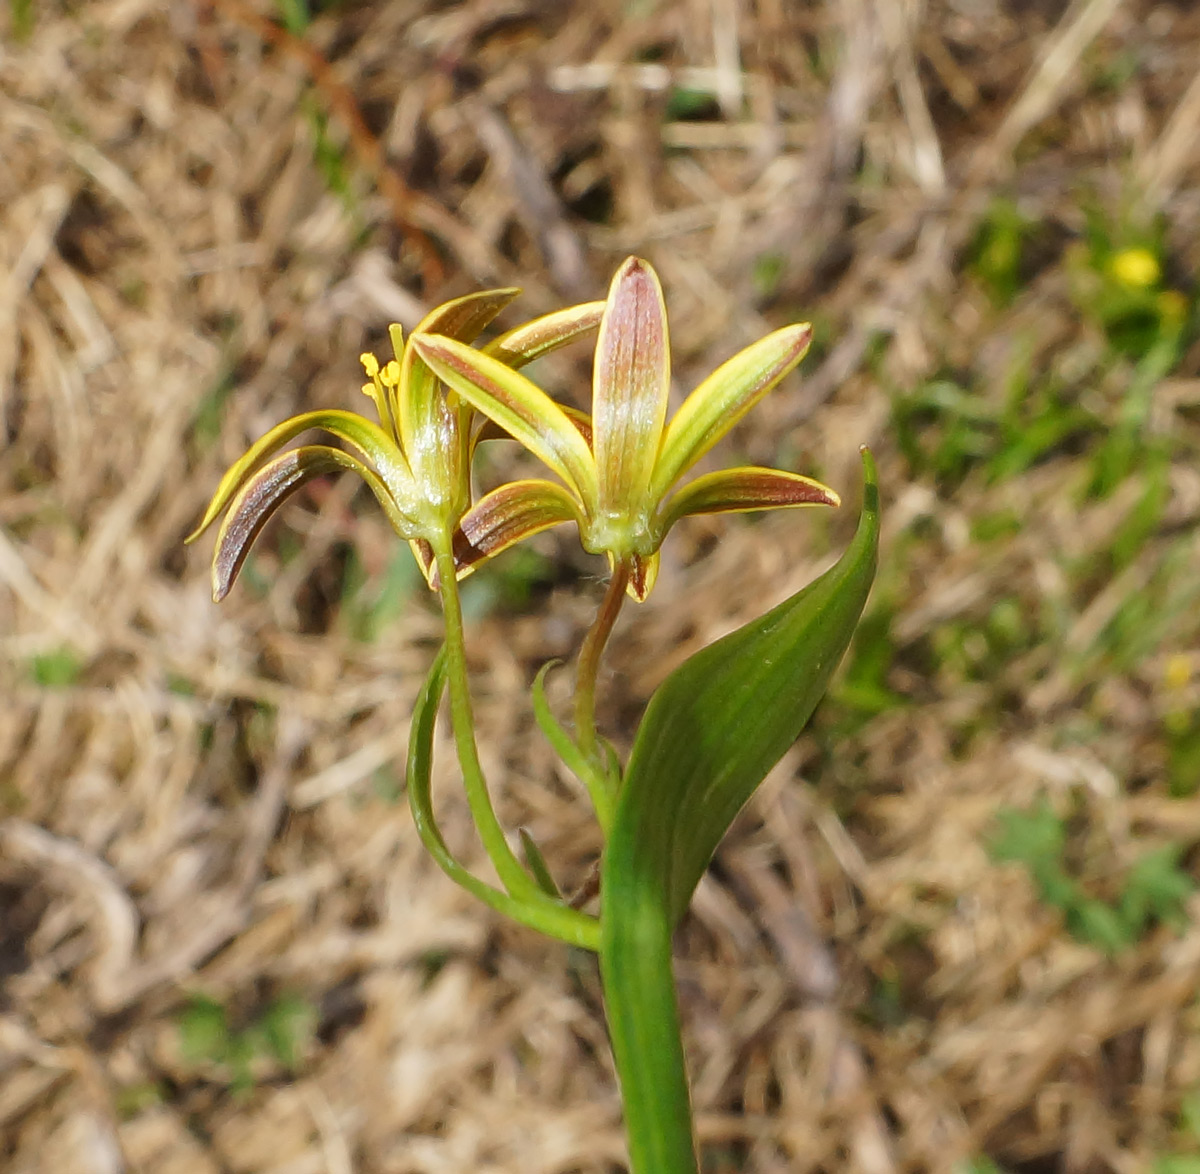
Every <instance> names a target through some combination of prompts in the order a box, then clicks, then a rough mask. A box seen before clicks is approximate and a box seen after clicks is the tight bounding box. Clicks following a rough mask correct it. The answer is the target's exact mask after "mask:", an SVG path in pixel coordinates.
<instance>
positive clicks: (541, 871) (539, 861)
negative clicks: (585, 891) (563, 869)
mask: <svg viewBox="0 0 1200 1174" xmlns="http://www.w3.org/2000/svg"><path fill="white" fill-rule="evenodd" d="M517 834H518V835H519V836H520V837H521V847H522V848H523V849H524V851H525V863H526V864H528V865H529V871H530V872H531V873H532V874H533V879H534V880H535V881H537V883H538V887H539V888H540V889H541V890H542V892H543V893H545V894H546V896H547V897H553V898H555V900H557V899H558V898H560V897H561V896H562V894H561V893H560V892H559V890H558V884H557V883H556V882H555V880H554V874H553V873H552V872H551V871H550V866H549V865H548V864H547V863H546V858H545V856H543V855H542V850H541V848H539V847H538V846H537V840H535V839H534V838H533V835H532V833H531V832H530V831H529V829H528V828H518V829H517Z"/></svg>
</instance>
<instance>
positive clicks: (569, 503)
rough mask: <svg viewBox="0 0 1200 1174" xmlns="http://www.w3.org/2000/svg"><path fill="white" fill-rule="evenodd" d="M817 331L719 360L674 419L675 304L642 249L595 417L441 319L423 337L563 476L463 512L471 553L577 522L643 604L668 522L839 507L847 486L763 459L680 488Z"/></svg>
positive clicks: (503, 489)
mask: <svg viewBox="0 0 1200 1174" xmlns="http://www.w3.org/2000/svg"><path fill="white" fill-rule="evenodd" d="M811 339H812V327H811V326H810V325H808V324H807V323H803V324H800V325H796V326H786V327H784V328H783V329H782V330H776V331H775V332H774V333H772V334H769V335H768V336H767V337H766V338H764V339H761V340H760V341H758V342H756V343H754V344H753V345H751V346H749V347H747V348H746V349H745V350H743V351H740V352H739V353H738V354H736V355H734V356H733V358H731V359H729V360H728V361H727V362H725V363H723V364H722V365H721V366H720V367H718V368H717V370H716V371H714V372H713V373H712V374H711V375H710V376H709V377H708V378H707V379H705V380H704V381H703V382H702V383H701V384H700V385H699V386H698V387H697V388H696V389H695V390H694V391H693V392H692V393H691V395H689V396H688V398H687V399H686V400H685V401H684V403H683V406H682V407H681V408H680V409H679V411H678V412H677V413H676V414H675V416H674V418H673V419H672V420H671V421H670V423H667V422H666V413H667V392H668V389H669V385H670V379H671V367H670V353H669V349H668V339H667V317H666V305H665V303H664V300H663V295H662V289H661V287H660V285H659V281H658V277H657V276H656V274H655V272H654V270H653V269H652V268H651V267H650V265H649V264H648V263H647V262H645V261H642V260H639V259H638V258H637V257H630V258H629V259H628V260H627V261H626V262H625V263H624V264H623V265H622V266H621V268H620V269H619V270H618V271H617V274H616V276H615V277H614V278H613V281H612V285H611V287H610V288H609V293H608V300H607V301H606V302H605V304H604V314H603V317H602V318H601V320H600V332H599V337H598V339H597V342H596V357H595V366H594V370H593V386H592V415H591V421H590V424H589V423H588V422H587V421H586V420H581V419H580V418H578V416H577V414H569V413H568V412H567V411H566V410H564V409H563V408H562V406H560V405H559V404H557V403H555V402H554V400H552V399H551V398H550V397H549V396H548V395H547V394H546V393H545V392H544V391H542V390H541V388H539V387H538V386H537V385H536V384H534V383H532V382H531V381H530V380H529V379H527V378H526V377H525V376H524V375H521V374H520V373H518V372H517V371H514V370H513V369H512V367H511V366H506V365H505V364H504V363H502V362H500V361H499V360H498V359H496V358H494V357H492V356H489V355H487V354H485V353H481V352H480V351H477V350H473V349H472V348H471V347H468V346H465V345H463V343H461V342H459V341H457V340H455V339H453V338H449V337H445V336H444V334H443V335H439V334H438V333H435V332H433V331H430V330H428V329H426V330H422V331H418V332H416V333H414V335H413V338H412V340H411V345H412V346H413V347H414V348H415V349H416V351H417V353H418V354H419V355H420V356H421V357H422V358H423V359H424V360H425V362H426V363H428V364H429V366H430V367H431V368H432V370H433V371H434V372H436V373H437V375H438V376H439V377H440V378H441V379H443V380H444V381H445V382H446V383H447V385H448V386H449V387H450V388H451V389H453V390H454V391H455V392H457V393H458V394H459V395H460V396H461V397H462V398H463V400H465V401H466V402H467V403H469V404H471V405H472V406H473V407H474V408H476V409H477V410H478V411H479V412H481V413H483V414H484V415H485V416H488V417H489V418H490V419H491V420H493V421H494V422H495V423H496V424H497V425H499V426H500V427H501V428H503V429H504V430H505V431H506V432H508V433H509V434H510V435H512V436H514V437H515V438H516V439H517V440H519V441H520V442H521V443H522V444H523V445H524V446H525V447H526V448H527V449H529V450H530V451H531V452H532V453H534V454H535V455H536V456H537V457H539V458H540V459H541V460H542V461H543V462H544V463H545V464H547V465H548V466H549V467H550V468H551V469H552V470H553V471H554V472H555V473H556V474H557V475H558V476H559V478H561V483H559V482H554V481H546V480H540V479H538V480H525V481H514V482H511V483H509V484H507V485H502V486H500V488H498V489H496V490H494V491H493V492H491V493H489V494H488V495H487V496H486V497H484V498H482V499H481V500H480V501H479V502H477V503H476V504H475V505H474V506H473V507H472V508H471V509H470V510H469V511H468V512H467V513H466V515H465V516H464V517H463V518H462V520H461V522H460V528H461V534H460V535H459V544H460V548H461V549H460V550H459V551H458V552H457V553H458V557H459V560H460V563H461V564H463V565H469V564H471V563H473V562H476V561H478V560H480V559H482V558H486V557H489V556H491V555H494V554H496V553H497V552H498V551H500V550H503V549H505V548H506V547H508V546H511V545H512V544H513V543H514V542H518V541H520V540H521V539H523V538H526V537H528V536H530V535H531V534H535V533H537V532H538V531H540V530H544V529H546V528H547V527H550V526H554V525H557V524H558V523H560V522H568V521H574V522H575V523H576V524H577V525H578V526H579V532H580V536H581V539H582V542H583V546H584V548H585V549H586V550H588V551H590V552H591V553H593V554H601V553H603V554H607V555H608V557H609V559H610V561H611V562H612V563H613V564H614V565H618V564H619V565H621V566H623V567H626V568H628V574H629V587H628V590H629V593H630V594H631V595H632V596H633V597H634V598H635V599H638V600H644V599H645V598H646V596H647V595H648V594H649V593H650V589H651V588H652V587H653V585H654V579H655V576H656V573H657V567H658V552H659V548H660V547H661V545H662V542H663V539H664V538H665V537H666V534H667V531H668V530H670V528H671V527H672V526H673V525H674V524H675V523H676V522H677V521H678V520H679V519H680V518H682V517H685V516H687V515H688V514H701V513H720V512H726V511H735V510H736V511H741V510H758V509H772V508H779V507H789V506H807V505H837V504H838V500H839V499H838V496H837V494H836V493H834V491H833V490H832V489H829V488H828V487H826V486H824V485H822V484H820V483H819V482H817V481H814V480H813V479H812V478H810V477H802V476H800V475H799V474H797V473H788V472H785V471H783V470H781V469H765V468H759V467H755V466H741V467H738V468H732V469H722V470H720V471H719V472H715V473H706V474H704V475H703V476H701V477H697V478H696V479H695V480H693V481H690V482H688V483H687V484H685V485H683V486H682V487H680V488H676V486H677V484H678V482H679V480H680V478H681V477H682V476H683V475H684V474H685V473H686V472H687V471H688V470H689V469H690V468H692V466H693V465H695V463H696V462H697V461H698V460H699V459H700V458H701V457H702V456H703V455H704V454H705V453H706V452H708V450H709V449H710V448H712V447H713V445H715V444H716V443H717V441H719V440H720V439H721V438H722V437H723V436H724V435H725V434H726V433H727V432H728V431H729V430H730V429H731V428H732V427H733V426H734V425H735V424H737V422H738V421H739V420H741V419H742V417H743V416H744V415H745V414H746V413H747V412H748V411H749V410H750V409H751V408H752V407H753V406H754V405H755V404H756V403H758V401H759V400H760V399H762V397H763V396H765V395H766V394H767V392H769V391H770V390H771V389H772V388H773V387H774V386H775V385H776V384H777V383H778V382H779V380H780V379H782V378H783V376H784V375H786V374H787V373H788V372H789V371H790V370H791V369H792V368H793V367H795V366H796V364H797V363H799V362H800V360H801V358H803V356H804V353H805V351H807V350H808V346H809V343H810V341H811Z"/></svg>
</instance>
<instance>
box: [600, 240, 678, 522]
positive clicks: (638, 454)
mask: <svg viewBox="0 0 1200 1174" xmlns="http://www.w3.org/2000/svg"><path fill="white" fill-rule="evenodd" d="M670 382H671V357H670V346H669V344H668V341H667V306H666V303H665V302H664V301H663V294H662V287H661V286H660V285H659V284H658V277H657V276H656V275H655V273H654V270H653V269H651V268H650V266H649V265H647V264H646V263H645V262H644V261H639V260H638V259H637V258H636V257H630V258H629V260H627V261H626V262H625V263H624V264H623V265H622V266H621V268H620V269H618V270H617V274H616V276H615V277H614V278H613V280H612V287H611V289H610V291H609V295H608V304H607V305H606V307H605V310H604V317H603V318H602V319H601V321H600V333H599V336H598V338H597V340H596V363H595V371H594V374H593V378H592V428H593V432H594V436H593V441H592V448H593V450H594V452H595V456H596V471H597V475H598V477H599V480H600V500H599V511H600V513H601V514H604V515H607V514H613V515H621V514H623V515H626V516H628V515H631V514H633V515H636V514H637V513H638V512H639V511H640V510H641V509H642V508H643V503H644V501H645V496H646V487H647V486H648V485H649V484H650V476H651V474H652V473H653V471H654V462H655V460H656V459H657V457H658V446H659V442H660V441H661V439H662V430H663V420H664V419H666V415H667V391H668V388H669V386H670Z"/></svg>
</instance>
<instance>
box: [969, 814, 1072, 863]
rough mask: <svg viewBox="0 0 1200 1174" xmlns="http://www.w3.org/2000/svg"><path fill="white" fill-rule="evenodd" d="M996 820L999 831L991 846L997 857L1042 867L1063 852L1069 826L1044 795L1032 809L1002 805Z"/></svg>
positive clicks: (995, 857)
mask: <svg viewBox="0 0 1200 1174" xmlns="http://www.w3.org/2000/svg"><path fill="white" fill-rule="evenodd" d="M996 822H997V824H999V830H998V831H997V833H996V834H995V835H994V836H993V837H992V840H991V843H990V844H989V845H988V846H989V848H990V850H991V854H992V859H993V860H997V861H1010V860H1012V861H1017V862H1019V863H1021V864H1025V865H1028V866H1029V867H1030V868H1031V869H1038V868H1041V867H1042V866H1044V865H1047V864H1051V863H1057V862H1058V860H1059V857H1060V856H1061V855H1062V851H1063V846H1064V845H1065V844H1066V840H1067V832H1066V828H1065V827H1064V826H1063V821H1062V820H1061V819H1060V818H1059V817H1058V816H1057V815H1056V814H1055V813H1054V809H1053V808H1052V807H1051V806H1050V803H1049V802H1048V801H1047V800H1046V799H1045V798H1044V797H1043V798H1041V799H1039V800H1038V803H1037V805H1036V806H1035V807H1033V808H1031V809H1030V810H1029V811H1020V810H1018V809H1017V808H1013V807H1004V808H1001V809H1000V810H999V811H998V812H997V813H996Z"/></svg>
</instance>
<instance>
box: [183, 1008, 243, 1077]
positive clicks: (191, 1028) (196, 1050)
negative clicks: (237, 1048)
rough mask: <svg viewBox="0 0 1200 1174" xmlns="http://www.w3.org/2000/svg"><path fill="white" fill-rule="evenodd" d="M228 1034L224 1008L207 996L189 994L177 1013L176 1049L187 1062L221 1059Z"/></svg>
mask: <svg viewBox="0 0 1200 1174" xmlns="http://www.w3.org/2000/svg"><path fill="white" fill-rule="evenodd" d="M230 1038H231V1033H230V1030H229V1019H228V1017H227V1016H226V1014H225V1008H224V1007H222V1006H221V1004H220V1003H218V1002H217V1001H216V1000H215V999H210V998H209V997H208V996H207V995H193V996H192V999H191V1001H190V1002H189V1003H188V1006H187V1007H186V1008H185V1009H184V1010H183V1011H182V1012H181V1013H180V1016H179V1050H180V1051H181V1052H182V1053H183V1058H184V1059H185V1060H186V1061H187V1062H188V1063H189V1064H199V1063H202V1062H217V1063H220V1062H221V1061H223V1060H225V1059H226V1057H227V1056H228V1054H229V1043H230Z"/></svg>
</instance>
